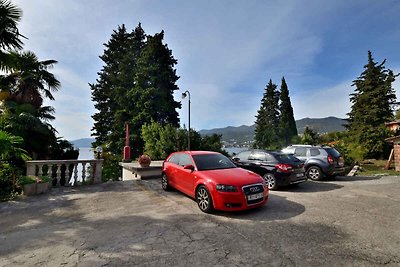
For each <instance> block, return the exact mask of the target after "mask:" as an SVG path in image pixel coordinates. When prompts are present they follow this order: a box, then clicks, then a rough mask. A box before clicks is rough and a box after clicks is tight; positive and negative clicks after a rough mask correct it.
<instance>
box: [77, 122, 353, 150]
mask: <svg viewBox="0 0 400 267" xmlns="http://www.w3.org/2000/svg"><path fill="white" fill-rule="evenodd" d="M344 124H346V120H345V119H340V118H337V117H334V116H329V117H325V118H308V117H307V118H303V119H300V120H296V126H297V132H298V133H299V134H302V133H303V132H304V130H305V128H306V127H309V128H311V129H313V130H314V131H316V132H318V133H319V134H325V133H330V132H340V131H344V130H345V127H344V126H343V125H344ZM255 128H256V126H255V124H253V125H250V126H248V125H244V124H243V125H240V126H226V127H221V128H214V129H208V130H206V129H204V130H200V131H199V133H200V134H201V135H212V134H214V133H216V134H221V135H222V141H224V142H225V143H233V142H235V143H238V144H249V142H251V141H253V139H254V130H255ZM94 141H95V139H94V138H80V139H76V140H72V141H70V142H71V143H72V144H73V145H74V147H91V146H92V142H94Z"/></svg>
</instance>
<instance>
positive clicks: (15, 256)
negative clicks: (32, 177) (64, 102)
mask: <svg viewBox="0 0 400 267" xmlns="http://www.w3.org/2000/svg"><path fill="white" fill-rule="evenodd" d="M399 193H400V177H382V178H379V177H375V178H371V177H370V178H368V177H339V178H337V179H336V180H334V181H325V182H319V183H316V182H307V183H304V184H301V185H299V186H296V187H290V188H287V189H284V190H281V191H274V192H272V193H271V196H270V201H269V203H268V205H267V206H265V207H263V208H260V209H256V210H252V211H247V212H240V213H227V212H217V213H215V214H213V215H209V214H204V213H202V212H201V211H200V210H199V209H198V208H197V204H196V203H195V202H194V201H193V200H192V199H190V198H188V197H186V196H184V195H182V194H181V193H179V192H176V191H172V192H163V191H162V190H161V186H160V180H159V179H153V180H145V181H143V180H142V181H126V182H109V183H104V184H101V185H95V186H86V187H80V188H75V189H70V188H67V189H58V188H55V189H52V191H51V192H50V193H48V194H45V195H40V196H34V197H22V198H20V199H18V200H16V201H11V202H6V203H4V202H3V203H0V266H36V265H40V266H122V265H129V266H133V265H139V266H164V265H170V266H198V265H201V266H256V265H262V266H379V265H387V266H399V265H400V194H399Z"/></svg>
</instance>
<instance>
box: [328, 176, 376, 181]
mask: <svg viewBox="0 0 400 267" xmlns="http://www.w3.org/2000/svg"><path fill="white" fill-rule="evenodd" d="M382 177H383V176H336V177H334V178H330V179H327V181H332V182H335V181H337V182H354V181H372V180H379V179H381V178H382Z"/></svg>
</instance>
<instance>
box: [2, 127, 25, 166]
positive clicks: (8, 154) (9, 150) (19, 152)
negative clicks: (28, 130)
mask: <svg viewBox="0 0 400 267" xmlns="http://www.w3.org/2000/svg"><path fill="white" fill-rule="evenodd" d="M22 142H23V139H22V138H21V137H19V136H14V135H12V134H10V133H7V132H4V131H0V160H9V159H10V158H20V159H23V160H29V159H30V157H29V155H28V154H27V152H26V151H25V150H24V149H22V148H19V147H18V145H20V144H21V143H22Z"/></svg>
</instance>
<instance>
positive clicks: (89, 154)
mask: <svg viewBox="0 0 400 267" xmlns="http://www.w3.org/2000/svg"><path fill="white" fill-rule="evenodd" d="M78 159H80V160H83V159H94V152H93V148H91V147H79V157H78Z"/></svg>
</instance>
